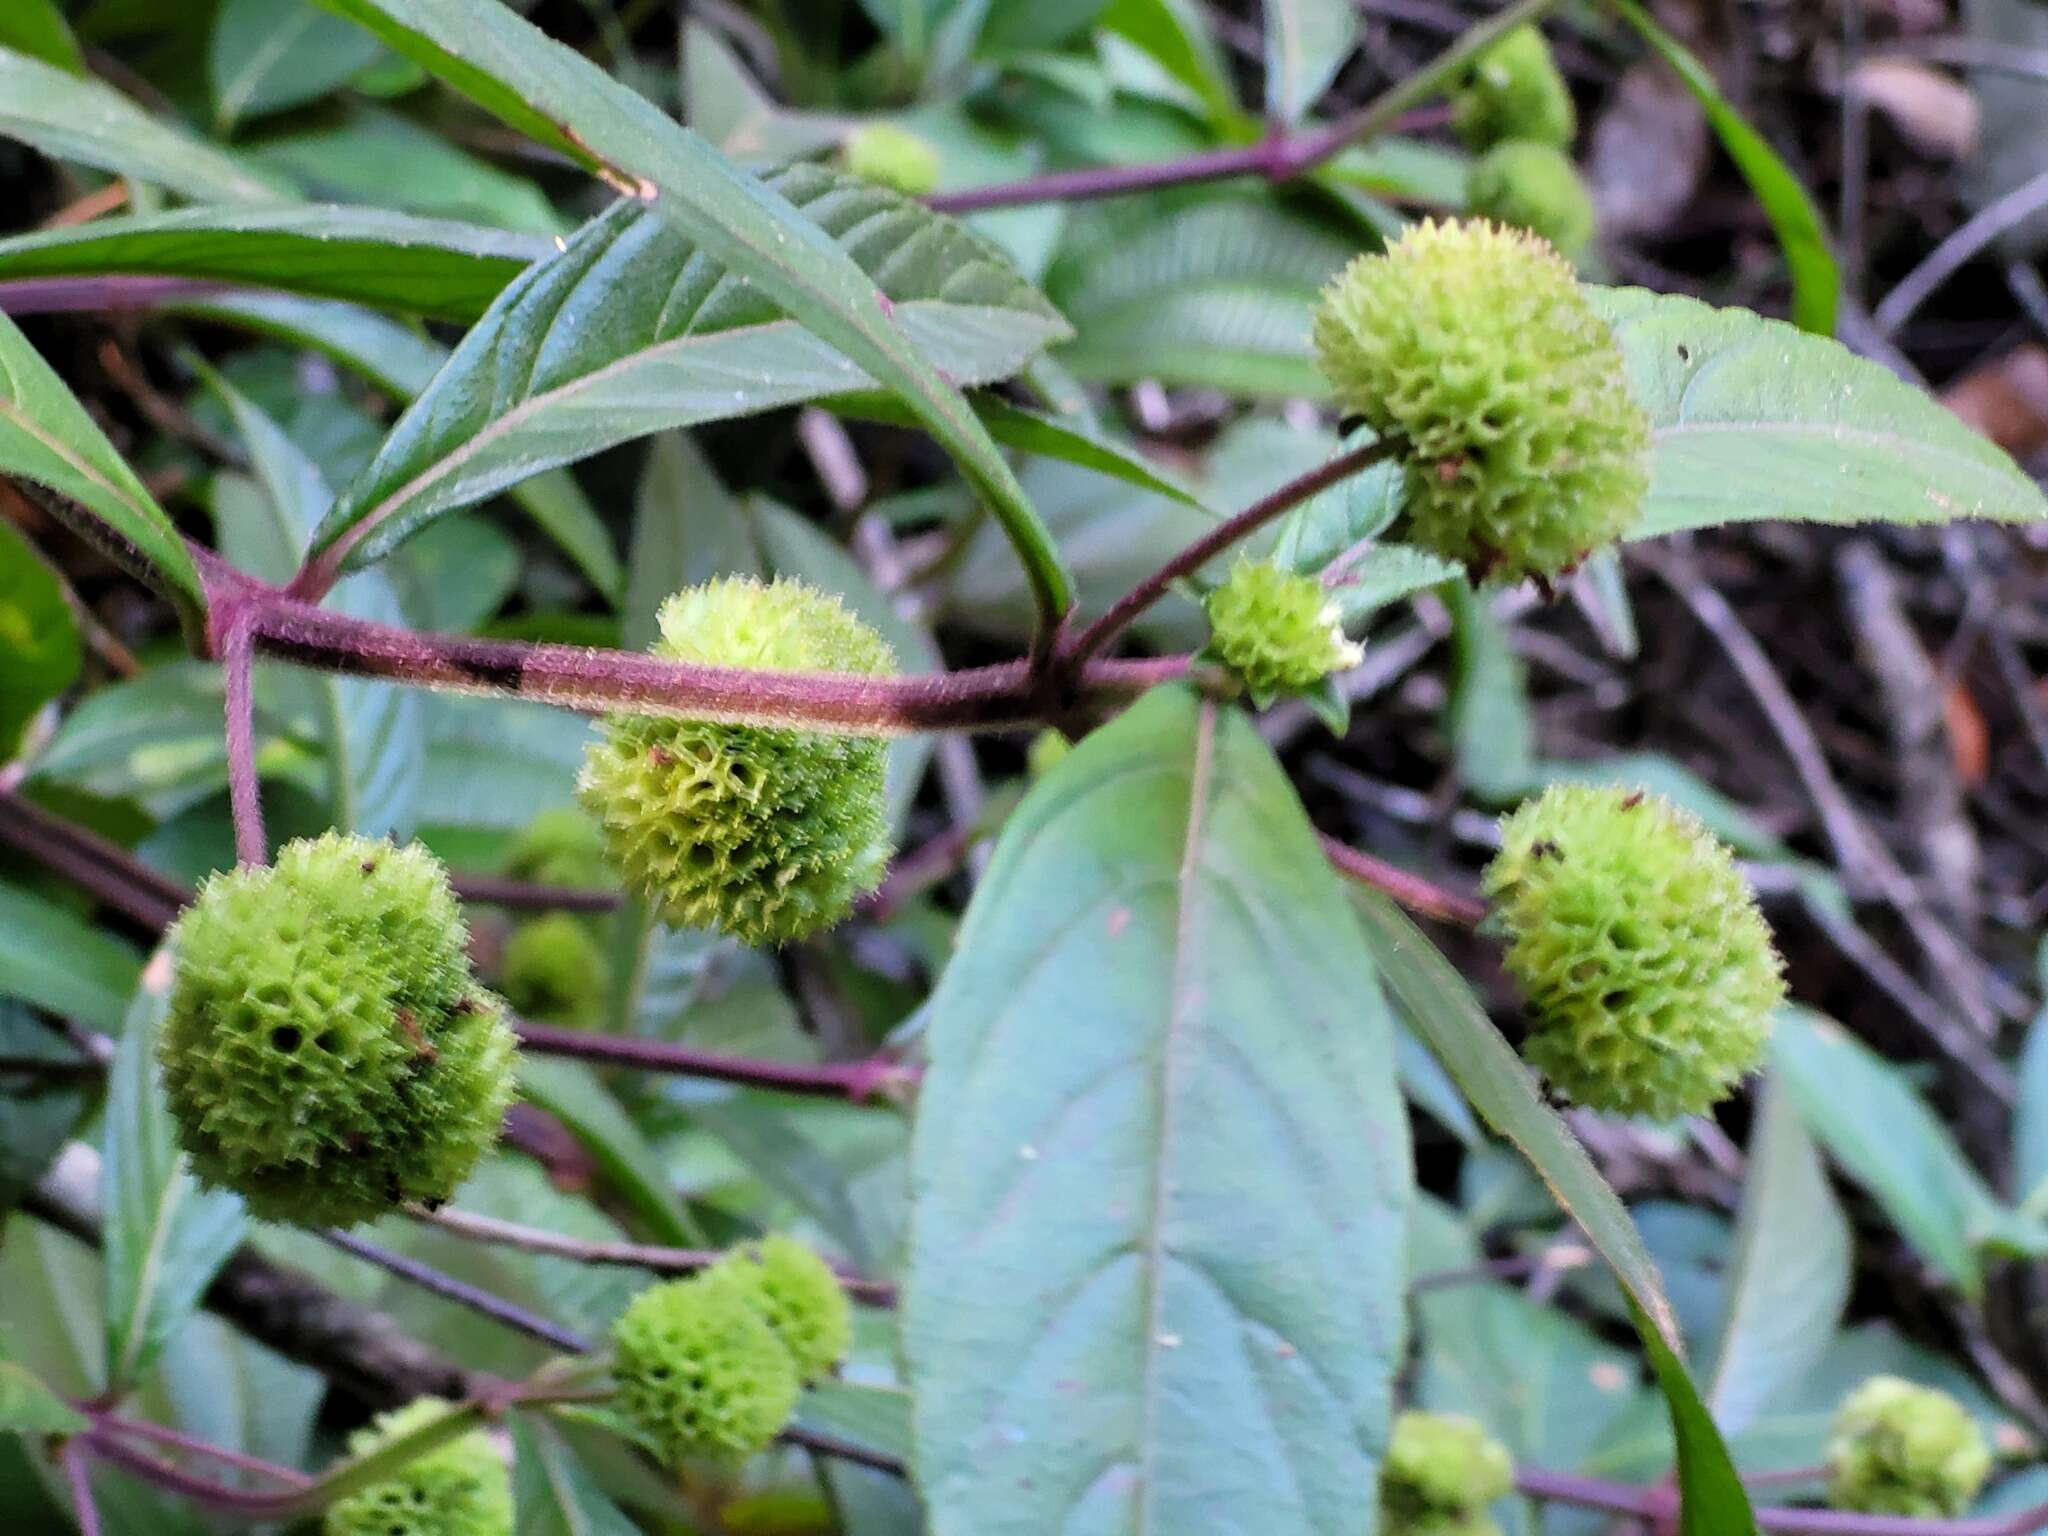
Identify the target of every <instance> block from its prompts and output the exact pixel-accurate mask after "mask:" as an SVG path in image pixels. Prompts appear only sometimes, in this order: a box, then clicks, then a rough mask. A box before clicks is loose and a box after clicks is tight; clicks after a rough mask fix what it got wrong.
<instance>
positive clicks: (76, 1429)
mask: <svg viewBox="0 0 2048 1536" xmlns="http://www.w3.org/2000/svg"><path fill="white" fill-rule="evenodd" d="M91 1427H92V1423H91V1420H89V1419H87V1418H86V1416H85V1415H84V1414H82V1413H80V1412H78V1411H77V1410H76V1409H75V1408H73V1407H72V1406H71V1405H70V1404H69V1403H67V1402H65V1401H64V1399H63V1398H61V1397H59V1396H58V1395H57V1394H56V1393H55V1392H52V1391H51V1390H50V1389H49V1388H48V1387H47V1386H45V1385H44V1384H43V1379H42V1377H40V1376H38V1375H36V1373H35V1372H34V1371H31V1370H30V1369H29V1368H28V1367H27V1366H25V1365H22V1364H20V1363H18V1362H16V1361H13V1360H8V1359H4V1358H0V1435H76V1434H81V1433H83V1432H84V1431H85V1430H87V1429H90V1428H91Z"/></svg>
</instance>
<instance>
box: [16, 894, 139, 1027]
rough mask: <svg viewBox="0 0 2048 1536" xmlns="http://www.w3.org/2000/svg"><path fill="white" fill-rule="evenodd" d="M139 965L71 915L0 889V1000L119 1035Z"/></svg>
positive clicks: (117, 942)
mask: <svg viewBox="0 0 2048 1536" xmlns="http://www.w3.org/2000/svg"><path fill="white" fill-rule="evenodd" d="M141 973H142V961H141V960H140V958H138V957H137V955H136V953H135V951H134V949H133V948H132V947H131V946H130V945H129V944H128V943H127V942H126V941H124V940H121V939H117V938H115V937H114V936H113V935H112V934H110V933H108V932H106V931H105V930H103V929H100V928H97V927H95V926H94V925H93V924H92V923H90V922H88V921H86V919H84V918H83V917H80V916H79V915H78V914H77V913H76V912H73V911H72V910H71V909H70V908H68V907H64V906H60V905H58V904H57V903H56V902H53V901H51V900H49V899H48V898H47V897H44V896H40V895H38V894H36V893H35V892H33V891H27V890H23V889H22V888H21V887H20V886H16V885H7V884H5V883H0V997H16V998H20V999H21V1000H22V1001H23V1002H25V1003H30V1004H33V1005H34V1006H35V1007H37V1008H40V1009H42V1010H43V1011H44V1012H45V1013H52V1014H55V1015H56V1016H57V1017H59V1018H62V1019H75V1020H76V1021H77V1022H78V1023H80V1024H83V1025H85V1026H86V1027H87V1028H88V1029H96V1030H99V1031H100V1032H101V1033H102V1034H109V1035H111V1034H118V1033H119V1032H120V1029H121V1021H122V1019H123V1018H125V1017H126V1016H127V1013H128V1000H129V998H130V997H132V996H133V995H134V993H135V980H136V977H138V976H139V975H140V974H141Z"/></svg>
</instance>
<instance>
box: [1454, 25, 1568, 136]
mask: <svg viewBox="0 0 2048 1536" xmlns="http://www.w3.org/2000/svg"><path fill="white" fill-rule="evenodd" d="M1451 126H1452V127H1453V128H1454V129H1455V130H1456V131H1457V134H1458V137H1459V138H1461V139H1463V140H1464V141H1465V147H1466V148H1468V149H1471V150H1475V151H1477V150H1486V149H1491V148H1492V147H1493V146H1494V145H1496V144H1499V143H1501V142H1503V141H1504V140H1507V139H1529V140H1532V141H1534V142H1535V143H1538V144H1548V145H1550V146H1551V147H1552V148H1553V149H1568V148H1570V147H1571V142H1572V136H1573V134H1575V133H1576V132H1577V131H1578V126H1579V115H1578V111H1577V109H1576V108H1575V107H1574V106H1573V105H1572V93H1571V87H1569V86H1568V85H1566V84H1565V80H1564V76H1563V74H1562V73H1560V72H1559V70H1558V67H1557V61H1556V60H1555V59H1554V58H1552V57H1551V55H1550V44H1548V43H1546V42H1545V41H1544V40H1543V34H1542V33H1541V32H1539V31H1538V30H1537V29H1536V28H1535V27H1517V28H1515V29H1514V31H1512V32H1510V33H1508V35H1507V36H1505V37H1503V38H1502V39H1501V40H1500V41H1499V42H1497V43H1495V44H1494V45H1493V46H1492V47H1491V48H1489V49H1487V50H1486V51H1485V52H1484V53H1482V54H1480V55H1479V57H1478V58H1476V59H1474V60H1473V61H1472V63H1471V65H1470V66H1469V67H1468V68H1467V69H1466V71H1465V76H1464V78H1463V79H1462V80H1460V81H1459V82H1458V84H1457V86H1456V87H1455V88H1454V89H1453V90H1452V92H1451Z"/></svg>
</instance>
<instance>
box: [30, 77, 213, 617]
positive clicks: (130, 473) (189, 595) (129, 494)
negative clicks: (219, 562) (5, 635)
mask: <svg viewBox="0 0 2048 1536" xmlns="http://www.w3.org/2000/svg"><path fill="white" fill-rule="evenodd" d="M5 90H6V85H5V82H4V81H0V99H4V93H5ZM0 474H8V475H17V476H19V477H21V478H22V479H24V480H32V481H34V482H36V483H37V484H38V485H43V486H47V487H48V488H49V489H50V490H52V491H55V492H56V493H57V495H58V496H59V497H60V498H62V499H63V501H62V503H60V510H64V509H65V508H64V507H63V503H69V504H71V505H72V506H75V507H76V508H79V509H82V510H83V512H84V513H86V514H89V517H88V519H87V526H86V527H85V528H84V529H82V531H83V532H85V533H86V534H87V535H88V537H90V538H92V540H93V542H95V543H97V544H99V545H101V546H102V547H103V548H105V549H107V550H108V552H109V553H112V554H114V555H116V556H117V557H118V558H120V559H121V561H122V563H123V564H126V565H128V566H130V567H131V568H133V569H134V570H135V571H136V573H137V574H138V575H141V576H144V577H145V578H153V579H154V580H156V581H157V582H159V583H161V584H162V585H163V586H164V587H165V588H166V590H167V593H168V595H169V597H170V599H171V601H172V602H173V604H175V605H176V607H177V609H178V611H179V615H180V617H181V618H182V619H183V620H184V622H185V626H186V629H187V631H188V632H189V633H195V634H196V632H197V631H198V629H199V628H200V623H201V621H200V615H202V614H203V613H204V612H205V611H206V594H205V592H204V590H203V589H202V588H201V586H200V584H199V572H198V571H196V570H195V569H194V568H193V566H192V557H191V556H190V555H188V554H187V553H186V552H185V544H184V541H183V539H182V538H181V537H180V536H179V534H178V530H177V529H176V527H174V526H173V525H172V523H171V519H170V517H169V515H168V514H167V513H166V512H165V511H164V509H163V508H162V507H159V506H158V505H157V504H156V498H155V497H153V496H151V495H150V494H149V491H148V489H147V488H146V487H145V486H144V485H143V483H142V482H141V480H139V479H137V478H136V475H135V471H134V470H132V469H130V468H129V467H128V462H127V460H125V459H123V458H122V457H121V455H120V454H119V453H118V452H117V451H116V450H115V448H114V445H113V444H112V443H110V442H108V441H107V438H106V434H105V433H103V432H102V431H100V429H99V426H98V424H97V423H95V422H94V421H93V419H92V417H91V416H89V415H87V414H86V410H85V407H84V406H82V405H80V404H79V403H78V397H77V396H75V395H73V394H72V393H71V391H70V390H69V389H68V388H66V387H65V384H64V381H63V380H62V379H60V378H58V377H57V375H56V373H55V372H53V371H52V370H51V368H50V365H49V364H48V363H46V362H44V361H43V359H42V356H41V355H40V354H39V353H38V352H37V351H36V349H35V348H34V347H32V346H30V345H29V343H28V338H27V337H25V336H23V335H22V334H21V330H20V328H19V327H18V326H16V325H15V323H14V322H13V321H12V320H10V319H8V318H7V317H6V315H4V314H0ZM77 515H78V513H77V512H75V511H69V510H67V516H77Z"/></svg>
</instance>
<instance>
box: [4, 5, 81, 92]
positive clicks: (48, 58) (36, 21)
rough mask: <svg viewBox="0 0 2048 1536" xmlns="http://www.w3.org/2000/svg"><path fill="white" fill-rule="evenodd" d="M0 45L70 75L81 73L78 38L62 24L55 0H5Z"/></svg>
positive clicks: (62, 14)
mask: <svg viewBox="0 0 2048 1536" xmlns="http://www.w3.org/2000/svg"><path fill="white" fill-rule="evenodd" d="M0 48H11V49H13V50H14V51H15V52H17V53H23V54H27V55H28V56H29V57H30V58H35V59H41V60H42V61H43V62H44V63H45V64H54V65H56V66H57V67H58V68H59V69H62V70H66V71H68V72H69V73H71V74H74V75H82V74H84V73H85V56H84V55H83V54H81V53H80V52H79V51H78V39H77V38H75V37H73V36H72V35H71V28H70V27H68V26H67V25H65V22H64V13H63V12H62V11H60V10H59V9H58V8H57V0H9V4H8V6H7V9H6V10H5V11H4V12H0Z"/></svg>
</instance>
